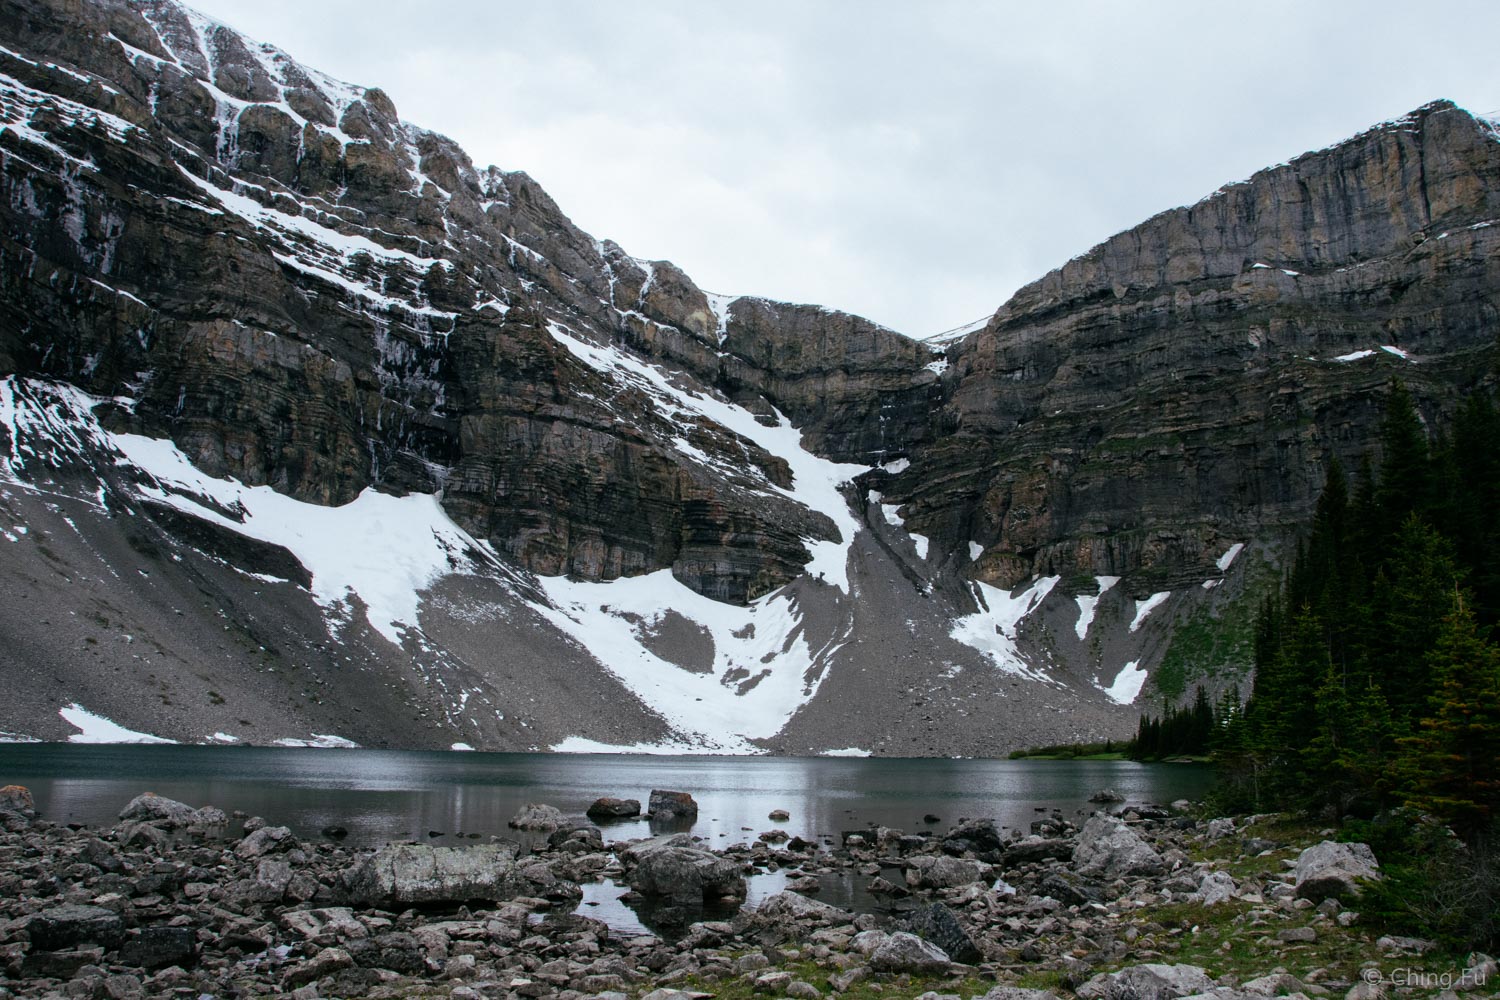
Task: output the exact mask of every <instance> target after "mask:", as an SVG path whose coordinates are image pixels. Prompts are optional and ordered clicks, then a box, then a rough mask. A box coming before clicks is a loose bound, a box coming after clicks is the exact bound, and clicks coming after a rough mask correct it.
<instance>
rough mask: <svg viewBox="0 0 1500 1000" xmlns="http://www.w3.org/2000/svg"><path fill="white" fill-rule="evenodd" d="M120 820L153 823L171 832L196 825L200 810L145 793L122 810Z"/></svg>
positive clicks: (174, 800) (152, 793)
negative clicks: (181, 827) (171, 830)
mask: <svg viewBox="0 0 1500 1000" xmlns="http://www.w3.org/2000/svg"><path fill="white" fill-rule="evenodd" d="M120 819H122V820H126V821H129V822H135V823H152V824H154V825H156V826H162V827H166V828H167V829H169V830H170V829H175V828H177V827H179V826H189V825H191V824H193V823H196V822H197V821H198V810H196V809H194V808H193V807H192V806H190V805H188V804H187V803H185V802H178V801H177V800H176V799H169V798H167V797H165V796H162V795H157V794H156V793H155V792H145V793H144V794H141V795H137V796H136V797H135V798H133V799H131V800H130V804H129V805H127V806H126V807H125V808H124V809H121V810H120Z"/></svg>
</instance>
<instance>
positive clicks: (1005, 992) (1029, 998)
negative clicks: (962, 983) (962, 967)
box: [979, 986, 1058, 1000]
mask: <svg viewBox="0 0 1500 1000" xmlns="http://www.w3.org/2000/svg"><path fill="white" fill-rule="evenodd" d="M979 1000H1058V996H1057V994H1056V993H1052V992H1050V991H1048V990H1028V989H1027V988H1026V987H1024V986H996V987H994V988H992V989H991V990H990V991H989V992H988V993H986V994H985V995H984V996H982V997H980V998H979Z"/></svg>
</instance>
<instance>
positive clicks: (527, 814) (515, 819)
mask: <svg viewBox="0 0 1500 1000" xmlns="http://www.w3.org/2000/svg"><path fill="white" fill-rule="evenodd" d="M565 822H567V820H566V819H565V818H564V817H563V814H562V810H561V809H558V808H557V807H556V806H549V805H545V804H543V803H540V802H529V803H527V804H526V805H524V806H522V807H521V811H520V812H518V813H516V814H515V815H514V816H512V817H511V818H510V823H509V824H508V825H509V826H510V828H511V829H512V830H543V831H547V832H549V833H550V832H551V831H553V830H556V829H557V828H558V827H560V826H562V825H563V824H564V823H565Z"/></svg>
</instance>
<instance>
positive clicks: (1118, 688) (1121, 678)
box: [1103, 660, 1146, 705]
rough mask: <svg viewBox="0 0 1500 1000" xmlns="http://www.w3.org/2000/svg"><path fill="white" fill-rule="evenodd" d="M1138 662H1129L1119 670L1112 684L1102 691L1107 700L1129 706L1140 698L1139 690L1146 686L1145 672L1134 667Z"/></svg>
mask: <svg viewBox="0 0 1500 1000" xmlns="http://www.w3.org/2000/svg"><path fill="white" fill-rule="evenodd" d="M1137 662H1138V661H1136V660H1131V661H1130V662H1129V663H1127V664H1125V665H1124V666H1123V667H1121V668H1120V672H1119V673H1118V674H1116V675H1115V679H1114V683H1112V684H1111V685H1110V686H1109V687H1107V688H1104V689H1103V691H1104V693H1105V694H1106V695H1108V696H1109V700H1110V701H1113V702H1114V703H1115V704H1117V705H1129V704H1131V703H1132V702H1134V701H1135V699H1136V698H1137V697H1139V696H1140V693H1141V688H1142V687H1144V686H1145V684H1146V671H1144V670H1142V669H1141V668H1140V667H1138V666H1136V663H1137Z"/></svg>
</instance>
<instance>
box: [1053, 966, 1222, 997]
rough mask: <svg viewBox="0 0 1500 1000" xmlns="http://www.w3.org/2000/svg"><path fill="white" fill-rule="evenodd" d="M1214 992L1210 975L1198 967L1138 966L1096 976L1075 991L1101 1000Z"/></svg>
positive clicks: (1182, 995)
mask: <svg viewBox="0 0 1500 1000" xmlns="http://www.w3.org/2000/svg"><path fill="white" fill-rule="evenodd" d="M1213 989H1214V981H1213V980H1212V979H1210V978H1209V976H1208V973H1207V972H1205V971H1203V970H1202V969H1200V968H1199V967H1198V966H1196V965H1163V964H1158V963H1150V964H1147V965H1134V966H1131V967H1130V968H1128V969H1121V970H1120V971H1119V972H1111V973H1106V974H1105V975H1101V976H1095V977H1094V978H1093V979H1090V980H1089V981H1088V982H1086V983H1084V984H1083V985H1082V986H1080V987H1078V989H1077V990H1076V991H1075V992H1076V993H1077V994H1078V996H1079V997H1080V998H1083V1000H1088V998H1097V1000H1177V998H1178V997H1187V996H1195V995H1197V994H1201V993H1207V992H1209V991H1211V990H1213Z"/></svg>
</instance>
